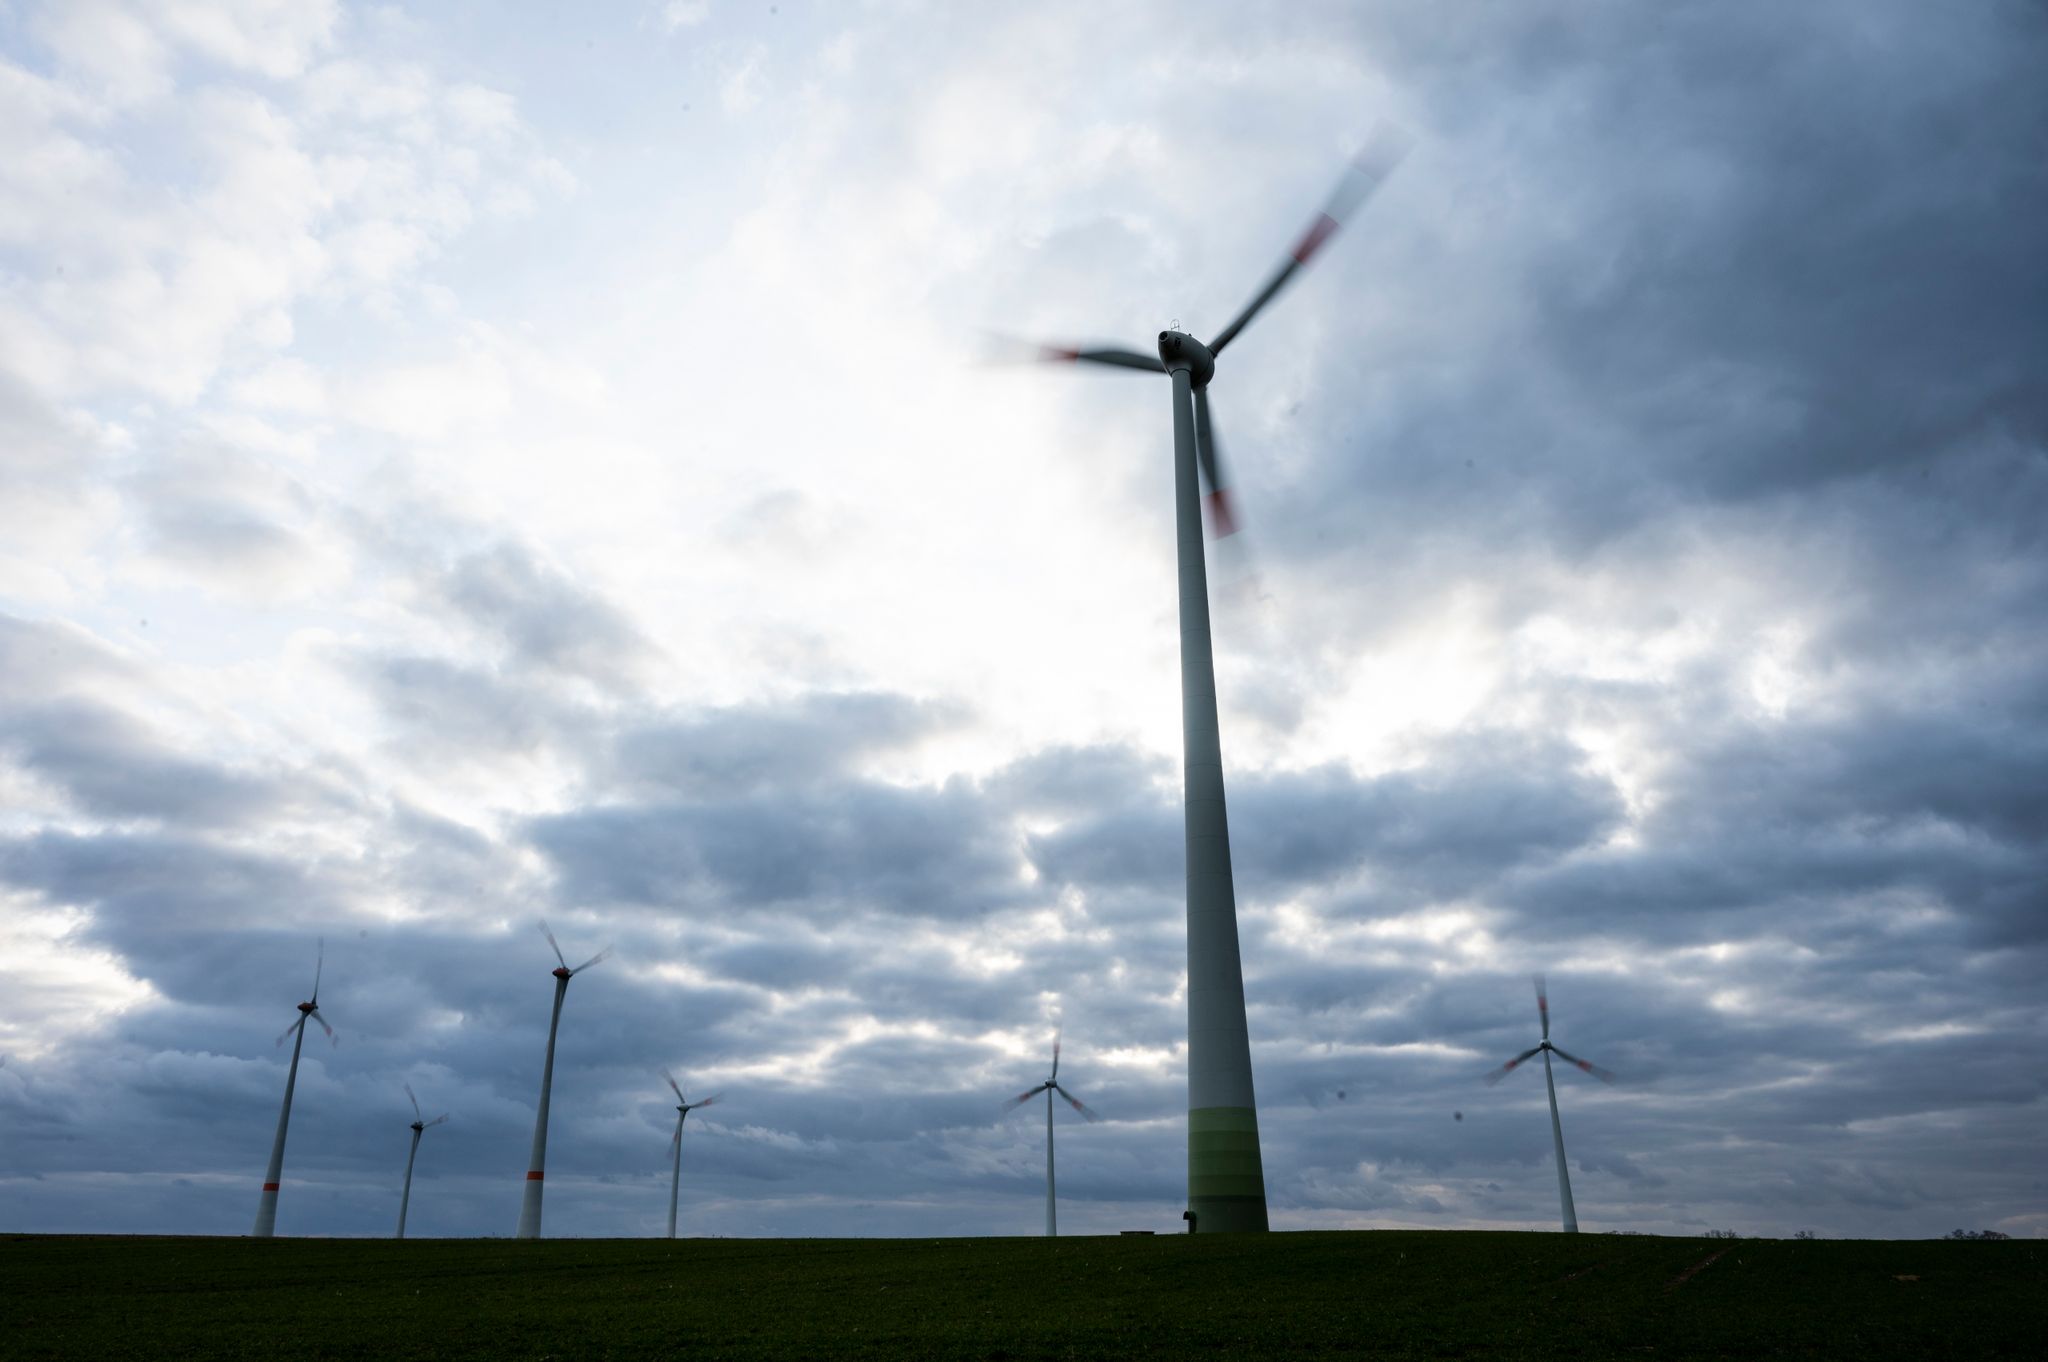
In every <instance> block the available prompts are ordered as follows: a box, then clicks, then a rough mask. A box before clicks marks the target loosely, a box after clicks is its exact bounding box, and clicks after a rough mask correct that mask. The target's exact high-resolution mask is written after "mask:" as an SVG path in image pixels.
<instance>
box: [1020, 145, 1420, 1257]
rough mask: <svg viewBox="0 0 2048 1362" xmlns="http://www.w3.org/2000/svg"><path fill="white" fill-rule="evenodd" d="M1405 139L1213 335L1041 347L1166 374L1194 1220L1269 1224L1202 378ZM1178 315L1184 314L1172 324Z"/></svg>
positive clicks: (1372, 184)
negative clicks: (1212, 552) (1224, 724)
mask: <svg viewBox="0 0 2048 1362" xmlns="http://www.w3.org/2000/svg"><path fill="white" fill-rule="evenodd" d="M1406 140H1407V139H1406V138H1405V136H1402V135H1400V134H1397V133H1395V132H1393V131H1392V130H1390V129H1383V130H1382V131H1381V132H1379V133H1378V134H1377V135H1375V137H1374V138H1373V139H1372V141H1371V143H1370V144H1369V145H1368V146H1367V148H1366V150H1365V151H1364V152H1363V153H1361V154H1360V155H1359V157H1358V158H1357V160H1356V161H1354V162H1353V163H1352V165H1351V166H1350V168H1349V169H1348V170H1347V171H1346V173H1345V175H1344V177H1343V179H1342V180H1340V181H1339V182H1338V185H1337V188H1336V190H1335V192H1333V193H1332V194H1331V195H1330V198H1329V200H1328V201H1327V202H1326V203H1325V204H1324V205H1323V208H1322V211H1321V212H1319V213H1317V214H1316V216H1315V218H1314V220H1313V221H1311V222H1310V223H1309V226H1308V229H1307V230H1306V231H1305V232H1303V233H1302V236H1301V238H1300V239H1299V240H1298V241H1296V242H1295V244H1294V249H1293V250H1291V251H1289V252H1288V254H1287V258H1286V259H1284V260H1283V261H1281V263H1280V266H1279V268H1278V269H1276V270H1275V271H1274V272H1273V274H1272V275H1271V276H1270V277H1269V278H1268V279H1267V280H1266V282H1265V284H1264V286H1263V287H1261V288H1260V289H1259V292H1258V294H1257V295H1256V296H1255V297H1254V298H1253V299H1252V300H1251V302H1250V303H1249V304H1247V305H1246V306H1245V309H1244V310H1243V311H1242V312H1240V313H1239V314H1238V315H1237V317H1236V318H1235V319H1234V320H1233V321H1232V322H1231V323H1230V325H1228V326H1226V327H1224V328H1223V329H1222V330H1221V331H1219V332H1217V333H1216V338H1215V339H1214V340H1212V341H1210V342H1209V343H1208V344H1207V345H1204V344H1202V342H1200V341H1198V340H1196V339H1195V338H1194V337H1193V336H1191V335H1188V334H1187V333H1186V332H1183V331H1179V330H1174V329H1168V330H1165V331H1161V332H1160V333H1159V347H1158V353H1157V354H1156V355H1148V354H1143V353H1140V352H1139V351H1135V350H1119V349H1113V348H1112V349H1105V348H1080V347H1073V346H1053V345H1047V346H1041V347H1040V348H1039V350H1038V358H1040V359H1042V360H1047V361H1064V362H1073V363H1081V362H1085V363H1089V364H1108V365H1113V366H1116V367H1118V368H1123V369H1138V370H1145V371H1149V372H1152V373H1161V374H1165V375H1167V376H1168V377H1169V378H1171V379H1172V381H1173V485H1174V508H1175V510H1174V527H1175V544H1176V552H1177V556H1178V558H1179V565H1180V592H1179V594H1180V704H1181V755H1182V773H1183V774H1182V780H1183V786H1182V811H1183V818H1184V821H1185V837H1186V854H1187V933H1188V975H1187V977H1188V988H1187V992H1188V1209H1189V1211H1190V1212H1191V1213H1192V1214H1193V1216H1194V1217H1195V1224H1196V1227H1197V1228H1198V1229H1200V1230H1201V1231H1203V1232H1204V1233H1207V1232H1209V1231H1212V1230H1264V1229H1265V1228H1266V1179H1265V1171H1264V1167H1263V1165H1262V1164H1261V1162H1260V1159H1259V1117H1258V1104H1257V1101H1256V1099H1255V1098H1254V1096H1253V1093H1252V1059H1251V1041H1250V1037H1249V1035H1248V1034H1247V1032H1246V1029H1245V1017H1244V970H1243V966H1242V963H1241V961H1240V958H1239V955H1238V944H1237V892H1236V889H1235V886H1234V884H1233V881H1232V878H1231V872H1230V828H1229V820H1228V817H1227V815H1226V812H1225V809H1224V801H1223V745H1222V738H1221V736H1220V734H1219V733H1218V730H1217V724H1216V667H1215V662H1214V658H1213V657H1212V654H1211V651H1210V638H1209V585H1208V571H1207V566H1206V563H1205V562H1204V558H1203V547H1202V513H1201V508H1200V504H1199V503H1200V501H1201V497H1200V496H1199V495H1198V484H1199V483H1206V484H1207V486H1208V497H1207V501H1208V506H1209V518H1210V526H1211V529H1212V531H1213V532H1214V534H1215V535H1216V536H1217V537H1218V538H1222V537H1224V536H1226V535H1229V534H1232V533H1234V532H1235V531H1236V529H1237V522H1236V518H1235V515H1234V514H1233V512H1232V510H1231V506H1230V497H1229V493H1228V488H1227V484H1226V483H1225V480H1224V476H1223V459H1222V455H1221V453H1220V452H1219V450H1218V449H1217V443H1216V438H1215V434H1214V432H1213V430H1212V429H1211V427H1210V423H1209V381H1210V379H1212V378H1213V377H1215V374H1216V359H1217V357H1218V356H1219V355H1221V354H1222V353H1223V348H1224V347H1225V346H1227V345H1229V344H1230V342H1231V341H1233V340H1235V339H1236V338H1237V335H1238V333H1239V332H1240V331H1243V330H1244V328H1245V327H1246V326H1247V325H1248V324H1249V323H1250V322H1251V320H1252V318H1254V317H1256V316H1257V315H1258V314H1259V312H1260V310H1261V309H1263V308H1264V307H1265V306H1266V304H1268V303H1270V302H1272V301H1273V299H1274V298H1275V297H1276V296H1277V295H1278V294H1279V293H1280V290H1281V289H1283V288H1284V287H1286V285H1287V283H1288V281H1289V280H1291V279H1293V278H1294V276H1295V274H1296V272H1297V271H1299V270H1300V269H1301V267H1302V266H1303V265H1306V264H1307V263H1308V262H1309V260H1310V259H1311V258H1312V257H1313V256H1314V255H1315V253H1316V252H1317V251H1318V250H1320V249H1321V248H1322V246H1323V244H1324V243H1325V242H1327V241H1328V240H1329V239H1330V237H1331V236H1332V235H1333V234H1334V233H1335V232H1336V230H1337V226H1338V224H1339V223H1340V222H1341V221H1342V220H1343V219H1344V218H1345V217H1346V216H1347V215H1348V214H1349V213H1351V212H1352V210H1354V209H1356V208H1357V207H1358V206H1359V205H1360V204H1362V203H1363V202H1364V201H1365V199H1366V198H1367V196H1368V195H1370V194H1371V193H1372V192H1373V191H1374V190H1375V189H1377V188H1378V187H1379V185H1380V183H1381V182H1382V181H1384V180H1385V179H1386V177H1387V175H1388V174H1389V173H1391V172H1392V170H1393V169H1394V167H1395V165H1397V164H1398V163H1399V162H1400V159H1401V157H1402V156H1403V155H1404V154H1405V152H1406ZM1176 325H1178V323H1176Z"/></svg>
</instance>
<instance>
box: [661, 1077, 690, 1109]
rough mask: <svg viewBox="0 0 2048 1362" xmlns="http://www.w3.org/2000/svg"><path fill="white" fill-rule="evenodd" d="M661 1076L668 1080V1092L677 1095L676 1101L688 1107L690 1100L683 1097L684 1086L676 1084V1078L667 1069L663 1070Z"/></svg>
mask: <svg viewBox="0 0 2048 1362" xmlns="http://www.w3.org/2000/svg"><path fill="white" fill-rule="evenodd" d="M661 1076H662V1078H664V1079H665V1080H667V1082H668V1090H669V1091H670V1092H672V1093H674V1094H675V1095H676V1101H678V1102H681V1103H682V1104H683V1105H685V1106H688V1105H689V1102H690V1099H689V1098H687V1097H685V1096H683V1086H682V1084H680V1083H678V1082H676V1076H675V1075H674V1074H672V1073H670V1072H669V1071H668V1070H667V1069H663V1070H662V1071H661Z"/></svg>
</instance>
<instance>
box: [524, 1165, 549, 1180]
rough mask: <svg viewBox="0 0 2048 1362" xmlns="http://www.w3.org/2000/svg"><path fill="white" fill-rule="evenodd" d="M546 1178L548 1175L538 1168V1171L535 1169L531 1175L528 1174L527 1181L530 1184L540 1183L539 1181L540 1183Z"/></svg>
mask: <svg viewBox="0 0 2048 1362" xmlns="http://www.w3.org/2000/svg"><path fill="white" fill-rule="evenodd" d="M546 1176H547V1173H546V1172H545V1171H543V1170H542V1169H539V1168H536V1169H533V1170H532V1171H531V1172H529V1173H528V1174H527V1175H526V1180H527V1181H528V1182H539V1181H540V1180H541V1179H542V1178H544V1177H546Z"/></svg>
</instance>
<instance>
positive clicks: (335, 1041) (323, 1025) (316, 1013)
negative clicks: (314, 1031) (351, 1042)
mask: <svg viewBox="0 0 2048 1362" xmlns="http://www.w3.org/2000/svg"><path fill="white" fill-rule="evenodd" d="M306 1015H307V1016H309V1017H311V1018H312V1019H313V1020H314V1021H316V1022H319V1023H320V1029H321V1030H322V1031H325V1032H326V1033H327V1043H328V1044H329V1045H339V1044H341V1037H340V1036H337V1035H335V1034H334V1028H333V1027H331V1026H329V1025H328V1024H327V1018H325V1017H323V1016H321V1015H320V1009H319V1008H317V1007H316V1008H314V1009H313V1010H312V1011H311V1012H308V1013H307V1014H306Z"/></svg>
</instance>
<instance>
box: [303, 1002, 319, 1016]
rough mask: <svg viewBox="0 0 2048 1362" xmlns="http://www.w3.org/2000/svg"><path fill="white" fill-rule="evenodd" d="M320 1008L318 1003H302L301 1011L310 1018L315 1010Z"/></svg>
mask: <svg viewBox="0 0 2048 1362" xmlns="http://www.w3.org/2000/svg"><path fill="white" fill-rule="evenodd" d="M318 1006H320V1004H318V1003H300V1004H299V1011H301V1012H303V1013H305V1014H306V1015H307V1016H309V1017H310V1016H312V1015H313V1009H314V1008H317V1007H318Z"/></svg>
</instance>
